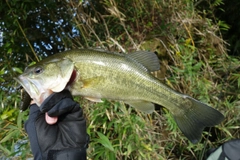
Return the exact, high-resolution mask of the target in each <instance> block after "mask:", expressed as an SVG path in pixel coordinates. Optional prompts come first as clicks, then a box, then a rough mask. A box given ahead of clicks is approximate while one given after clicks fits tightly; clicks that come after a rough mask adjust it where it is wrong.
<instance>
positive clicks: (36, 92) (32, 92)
mask: <svg viewBox="0 0 240 160" xmlns="http://www.w3.org/2000/svg"><path fill="white" fill-rule="evenodd" d="M14 79H15V80H16V81H17V82H18V83H19V84H20V85H22V87H23V88H24V89H25V91H26V92H27V93H28V94H29V96H30V97H31V98H32V99H34V100H35V101H36V102H37V101H38V100H39V99H40V97H41V95H42V93H43V89H42V88H39V87H38V85H37V84H36V83H35V82H32V81H31V80H29V79H28V78H25V77H23V76H21V75H20V76H19V77H14Z"/></svg>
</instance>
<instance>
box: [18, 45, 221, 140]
mask: <svg viewBox="0 0 240 160" xmlns="http://www.w3.org/2000/svg"><path fill="white" fill-rule="evenodd" d="M159 67H160V64H159V60H158V57H157V56H156V55H155V54H154V53H152V52H145V51H137V52H134V53H130V54H126V55H122V54H117V53H109V52H107V51H100V50H93V49H77V50H71V51H65V52H62V53H58V54H55V55H52V56H49V57H48V58H46V59H44V60H42V61H40V62H39V63H37V64H35V65H33V66H30V67H28V68H26V70H25V71H24V73H23V74H21V75H20V76H19V77H17V78H16V80H17V81H18V82H19V83H20V84H21V85H22V86H23V87H24V88H25V90H26V91H27V92H28V93H29V95H30V96H31V98H32V99H34V100H35V102H37V104H38V105H39V106H40V105H41V103H42V101H43V100H44V99H45V98H46V97H47V96H49V94H51V93H52V92H60V91H62V90H63V89H66V88H67V89H69V90H70V91H71V93H72V95H80V96H83V97H85V98H87V99H88V100H91V101H94V102H101V99H102V98H104V99H109V100H117V101H123V102H125V103H126V104H129V105H130V106H133V107H135V108H137V109H139V110H141V111H143V112H146V113H152V112H153V111H154V103H156V104H159V105H162V106H164V107H165V108H167V109H168V110H169V111H170V112H171V113H172V115H173V117H174V119H175V121H176V123H177V125H178V127H179V128H180V130H181V131H182V132H183V134H184V135H185V136H186V137H187V138H188V139H189V140H190V141H191V142H192V143H196V142H198V141H199V140H200V138H201V134H202V131H203V129H204V128H205V127H211V126H214V125H217V124H219V123H220V122H221V121H222V120H223V119H224V116H223V115H222V114H221V113H220V112H219V111H217V110H216V109H214V108H212V107H210V106H208V105H206V104H204V103H202V102H200V101H198V100H196V99H194V98H192V97H190V96H188V95H184V94H181V93H178V92H176V91H174V90H173V89H171V88H170V87H168V86H166V85H164V84H163V83H161V82H160V81H159V80H158V79H157V78H155V77H154V76H153V75H152V74H151V73H150V72H152V71H157V70H159Z"/></svg>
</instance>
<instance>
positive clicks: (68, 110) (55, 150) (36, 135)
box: [25, 91, 88, 159]
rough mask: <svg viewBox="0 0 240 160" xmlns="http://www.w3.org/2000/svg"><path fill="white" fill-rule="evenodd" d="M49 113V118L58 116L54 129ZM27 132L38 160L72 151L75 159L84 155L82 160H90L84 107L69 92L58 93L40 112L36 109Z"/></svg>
mask: <svg viewBox="0 0 240 160" xmlns="http://www.w3.org/2000/svg"><path fill="white" fill-rule="evenodd" d="M45 112H48V115H49V116H57V117H58V122H57V123H56V124H54V125H49V124H47V123H46V121H45ZM25 128H26V131H27V133H28V135H29V139H30V143H31V148H32V152H33V154H34V157H35V158H36V159H37V158H38V157H42V158H43V159H46V157H47V156H48V157H51V156H56V155H59V154H60V155H62V156H63V155H64V154H66V155H69V153H70V152H71V151H72V152H71V153H72V155H73V156H76V155H78V154H80V153H81V154H82V155H83V156H82V158H83V159H86V148H87V144H88V135H87V132H86V130H87V129H86V120H85V118H84V115H83V111H82V109H81V107H80V106H79V104H78V103H76V102H75V101H74V100H73V99H72V97H71V94H70V92H69V91H63V92H60V93H54V94H53V95H51V96H50V97H49V98H48V99H46V100H45V101H44V103H43V104H42V105H41V106H40V108H38V107H37V105H32V106H31V107H30V115H29V120H28V121H27V122H26V124H25ZM84 155H85V156H84ZM78 159H80V157H79V158H78Z"/></svg>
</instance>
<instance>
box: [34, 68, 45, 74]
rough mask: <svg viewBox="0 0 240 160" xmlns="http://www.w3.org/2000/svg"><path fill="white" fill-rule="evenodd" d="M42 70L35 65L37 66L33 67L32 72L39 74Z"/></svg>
mask: <svg viewBox="0 0 240 160" xmlns="http://www.w3.org/2000/svg"><path fill="white" fill-rule="evenodd" d="M42 71H43V69H42V68H41V67H37V68H35V70H34V73H35V74H40V73H42Z"/></svg>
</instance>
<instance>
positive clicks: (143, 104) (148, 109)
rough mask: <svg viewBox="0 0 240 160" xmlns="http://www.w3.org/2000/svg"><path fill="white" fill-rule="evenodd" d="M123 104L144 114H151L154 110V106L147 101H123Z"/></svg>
mask: <svg viewBox="0 0 240 160" xmlns="http://www.w3.org/2000/svg"><path fill="white" fill-rule="evenodd" d="M124 102H125V103H127V104H129V105H130V106H133V107H134V108H136V109H138V110H140V111H142V112H145V113H152V112H153V111H154V109H155V107H154V104H152V103H150V102H147V101H124Z"/></svg>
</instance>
